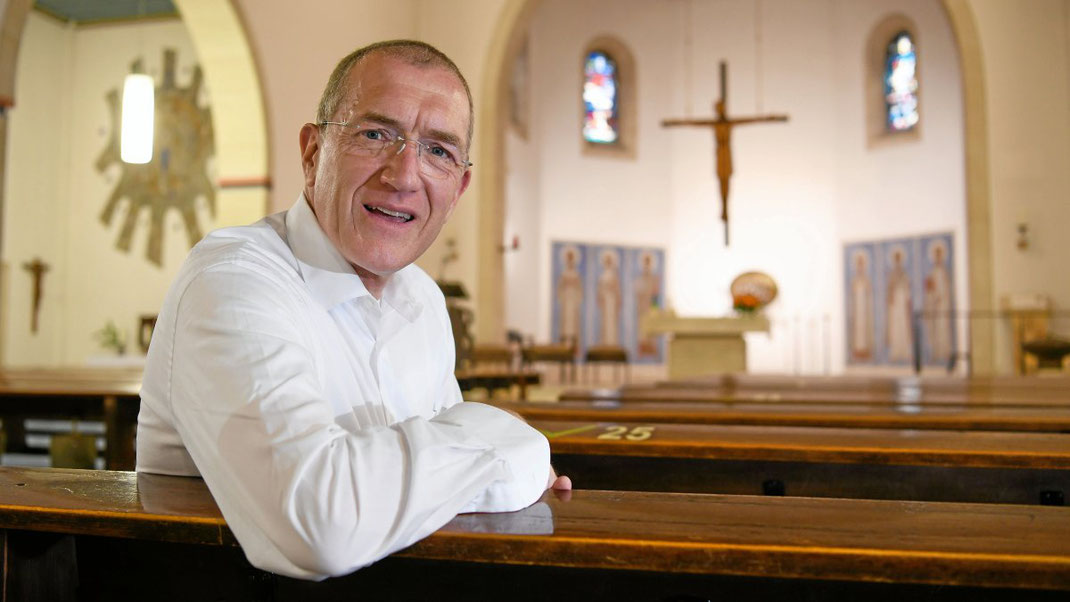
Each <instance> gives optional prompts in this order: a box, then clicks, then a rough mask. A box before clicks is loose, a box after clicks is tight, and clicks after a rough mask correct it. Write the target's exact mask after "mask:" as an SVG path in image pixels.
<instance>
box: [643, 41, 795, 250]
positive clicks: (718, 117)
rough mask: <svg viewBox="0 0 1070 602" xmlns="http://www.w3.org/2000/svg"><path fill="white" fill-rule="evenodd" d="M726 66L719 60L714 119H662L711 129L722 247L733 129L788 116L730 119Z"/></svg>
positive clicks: (670, 123) (671, 123)
mask: <svg viewBox="0 0 1070 602" xmlns="http://www.w3.org/2000/svg"><path fill="white" fill-rule="evenodd" d="M726 71H727V67H726V66H725V62H724V61H721V98H720V99H718V100H717V102H715V103H713V110H714V117H713V119H664V120H662V122H661V125H662V127H676V126H699V127H712V128H713V137H714V138H713V139H714V145H715V146H716V149H717V150H716V156H717V180H718V181H720V183H721V221H723V222H724V244H725V246H728V181H729V180H730V179H731V178H732V128H734V127H735V126H737V125H745V124H748V123H760V122H765V121H787V120H788V116H787V115H755V116H753V117H732V118H729V117H728V115H727V109H726V108H725V100H726V98H727V97H728V89H727V83H726V81H725V80H726V77H727V76H726Z"/></svg>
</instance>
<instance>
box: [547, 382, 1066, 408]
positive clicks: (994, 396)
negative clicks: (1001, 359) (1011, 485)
mask: <svg viewBox="0 0 1070 602" xmlns="http://www.w3.org/2000/svg"><path fill="white" fill-rule="evenodd" d="M558 399H559V400H560V401H576V400H580V401H591V400H614V401H627V402H631V401H714V402H721V403H779V404H822V405H828V404H854V405H859V404H864V405H886V406H887V405H891V406H894V405H903V404H917V405H924V406H975V407H1020V408H1029V407H1036V408H1070V393H1068V394H1065V395H1063V394H1061V393H1041V394H1030V393H1028V392H1024V393H1020V394H1003V393H999V392H991V391H989V392H979V393H974V392H936V393H927V392H926V393H915V392H911V393H909V394H902V393H899V392H885V391H852V390H842V391H839V390H838V391H811V390H786V391H779V390H777V391H728V390H722V389H703V388H667V387H656V386H645V387H642V386H630V387H622V388H620V389H569V390H566V391H563V392H562V393H561V394H560V395H559V396H558Z"/></svg>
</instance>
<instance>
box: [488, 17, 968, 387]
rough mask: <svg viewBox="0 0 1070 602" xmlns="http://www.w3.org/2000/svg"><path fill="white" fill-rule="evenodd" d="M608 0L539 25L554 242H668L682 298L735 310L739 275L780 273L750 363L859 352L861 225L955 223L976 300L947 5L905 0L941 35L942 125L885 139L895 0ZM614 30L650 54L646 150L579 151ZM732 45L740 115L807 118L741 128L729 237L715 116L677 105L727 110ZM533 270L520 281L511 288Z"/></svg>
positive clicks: (930, 85) (938, 86) (928, 68)
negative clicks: (613, 154)
mask: <svg viewBox="0 0 1070 602" xmlns="http://www.w3.org/2000/svg"><path fill="white" fill-rule="evenodd" d="M607 6H608V4H607V3H605V2H597V1H593V0H592V1H586V2H563V1H556V0H547V1H546V2H544V3H543V4H541V5H540V6H539V7H538V8H537V10H536V14H535V17H534V21H533V24H532V28H531V31H532V45H531V52H532V73H533V87H532V89H533V90H535V91H536V96H535V97H534V98H533V106H534V107H535V108H536V112H537V114H538V115H539V116H540V117H539V127H538V128H537V131H536V133H535V136H537V145H538V147H539V149H540V157H541V160H540V162H539V165H538V169H539V170H540V172H541V174H542V175H541V180H540V184H539V193H538V194H539V198H540V209H539V211H540V214H541V216H542V217H541V232H540V237H541V245H542V250H541V251H540V252H541V255H542V256H545V255H546V254H547V253H548V250H549V245H550V242H551V241H553V240H565V239H567V240H581V241H591V242H614V243H625V244H629V243H630V244H647V245H659V246H665V247H666V248H667V251H668V260H667V261H668V266H667V289H668V297H669V299H668V302H669V303H670V304H671V305H672V306H673V307H674V308H675V309H676V311H677V312H678V313H680V314H687V315H724V314H728V313H730V311H731V299H730V294H729V292H728V287H729V284H730V283H731V280H732V279H733V278H734V277H735V276H736V275H738V274H740V273H741V272H744V271H748V270H761V271H765V272H767V273H769V274H771V275H772V276H773V277H774V278H775V279H776V280H777V282H778V283H779V285H780V289H781V296H780V298H779V299H778V301H776V302H775V304H774V305H773V306H771V307H770V308H769V309H768V313H769V315H770V317H771V319H772V320H773V321H774V332H773V333H772V334H771V335H750V336H749V337H748V340H749V343H750V346H749V354H748V360H749V364H750V367H751V369H754V370H759V371H762V370H765V371H805V372H820V371H838V370H841V369H842V368H843V362H844V353H843V349H842V347H843V343H842V341H843V325H842V323H843V319H844V318H843V308H842V305H843V300H842V299H843V284H842V279H843V273H842V267H841V264H842V245H843V243H844V242H845V241H850V240H859V239H870V238H889V237H893V236H899V235H912V234H917V233H920V232H935V231H948V230H950V231H953V232H955V233H956V241H957V243H956V244H957V248H956V257H957V258H958V260H959V263H958V265H956V269H957V272H958V273H959V274H960V278H959V282H958V283H957V284H958V287H959V289H958V299H959V301H960V303H961V302H964V301H965V290H966V288H965V278H964V275H965V264H964V257H965V252H964V247H962V244H963V242H964V239H963V233H964V226H963V222H964V218H965V201H964V189H963V179H964V172H963V169H964V168H963V163H962V161H963V159H962V157H963V149H962V144H963V133H962V100H961V89H960V87H959V86H960V84H959V81H960V79H959V76H958V73H957V57H956V55H955V47H954V43H953V40H952V38H951V32H950V28H949V25H948V24H947V20H946V17H945V16H944V15H943V13H942V10H941V8H940V6H939V4H938V3H936V2H932V1H928V0H906V1H903V2H898V3H896V6H895V8H894V10H896V11H898V12H901V13H903V14H906V15H907V16H908V17H910V18H911V19H913V20H914V21H915V23H917V24H918V28H919V32H918V36H919V43H922V44H925V46H924V47H922V48H921V49H920V50H919V53H920V55H919V56H920V57H921V60H922V61H925V62H924V63H923V67H922V69H923V70H922V86H923V90H922V110H923V111H925V112H926V113H925V114H924V115H923V117H922V119H923V123H924V125H925V127H926V129H923V133H922V135H921V137H920V139H919V140H918V141H916V142H914V143H913V144H909V145H901V146H898V147H884V148H882V149H880V150H879V151H871V150H869V149H867V148H866V140H865V132H866V130H865V112H864V110H863V109H864V106H863V102H864V100H865V97H864V95H863V91H864V86H863V79H862V77H863V73H864V63H863V59H864V49H865V43H866V36H867V34H868V32H869V30H870V29H872V28H873V26H875V25H876V24H877V22H878V21H879V20H880V19H881V18H883V17H884V16H885V15H886V14H887V13H888V12H890V10H892V9H890V8H889V6H888V3H887V2H880V1H877V0H872V1H866V2H845V1H839V0H813V1H808V2H796V1H790V0H777V1H769V0H767V1H765V2H762V3H753V2H743V1H740V0H722V1H705V2H704V1H695V2H691V3H684V2H680V3H656V4H651V3H645V2H623V3H622V2H614V3H612V10H609V9H607ZM603 9H605V10H603ZM759 10H760V13H759V12H758V11H759ZM759 26H760V31H759ZM688 32H689V34H690V49H688ZM606 34H609V35H614V36H616V37H618V38H619V39H620V40H622V41H623V42H624V43H625V44H627V45H629V46H630V47H631V49H632V52H633V55H634V56H635V57H636V66H637V71H638V79H639V98H640V105H639V119H638V123H639V144H638V149H639V151H638V154H637V157H636V159H635V160H633V161H628V160H610V159H604V158H591V157H585V156H582V155H581V153H580V152H579V145H580V138H579V134H578V133H577V129H578V124H579V120H580V103H579V100H578V98H577V90H578V87H579V83H578V82H579V74H578V69H579V60H580V59H579V54H580V52H581V51H582V48H583V45H584V44H585V43H586V41H588V40H589V39H591V38H592V37H594V36H596V35H606ZM722 58H723V59H725V60H727V62H728V87H729V94H728V99H727V101H728V112H729V115H730V116H748V115H753V114H757V113H763V114H765V113H786V114H789V116H790V121H789V122H788V123H786V124H784V123H768V124H754V125H746V126H741V127H738V128H736V129H735V130H734V131H733V135H732V150H733V159H734V167H735V173H734V174H733V177H732V179H731V191H730V199H731V202H730V217H731V226H730V229H731V245H730V246H729V247H728V248H725V247H724V244H723V231H722V228H721V222H720V194H719V190H718V185H717V181H716V178H715V175H714V174H715V166H714V149H713V135H712V132H711V131H710V130H709V129H706V128H697V127H696V128H675V129H672V130H668V129H664V128H662V127H661V126H660V121H661V120H662V119H664V118H668V117H696V118H698V117H706V116H710V115H712V110H713V107H712V103H713V101H714V100H715V99H716V98H717V96H718V95H719V88H718V80H717V61H718V60H719V59H722ZM904 174H905V175H904ZM651 199H658V203H657V205H655V206H652V205H651ZM652 207H653V209H654V211H653V212H652V210H651V209H652ZM540 261H541V263H540V269H539V283H540V287H539V293H538V309H537V312H538V313H537V314H536V315H534V316H531V317H530V318H529V319H528V320H524V321H525V322H529V323H531V322H537V323H538V325H539V335H540V336H541V337H542V338H545V337H547V336H548V333H549V330H550V329H549V313H550V311H549V290H550V283H549V270H550V266H549V264H548V262H546V261H545V259H543V258H542V257H541V256H540ZM518 286H519V284H517V283H515V282H514V281H513V280H510V281H509V287H510V289H511V290H512V289H513V288H514V287H518ZM514 319H520V318H519V316H518V317H517V318H514Z"/></svg>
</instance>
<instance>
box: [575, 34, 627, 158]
mask: <svg viewBox="0 0 1070 602" xmlns="http://www.w3.org/2000/svg"><path fill="white" fill-rule="evenodd" d="M617 77H618V71H617V61H616V60H614V59H613V57H612V56H610V54H609V53H607V52H605V51H603V50H592V51H591V52H589V53H588V54H587V62H586V64H585V65H584V68H583V107H584V116H583V138H584V139H585V140H587V142H592V143H595V144H614V143H616V142H617V140H618V139H619V138H620V114H619V110H620V107H619V97H618V95H617Z"/></svg>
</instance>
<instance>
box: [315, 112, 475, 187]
mask: <svg viewBox="0 0 1070 602" xmlns="http://www.w3.org/2000/svg"><path fill="white" fill-rule="evenodd" d="M319 125H320V126H324V125H339V126H342V127H344V128H350V129H352V136H350V140H349V142H350V143H351V144H352V146H353V148H354V149H356V150H357V152H359V153H361V154H364V155H367V156H370V157H378V156H380V154H381V153H383V152H384V151H387V150H388V149H392V148H395V147H396V148H397V150H396V151H394V154H397V155H400V154H401V153H403V152H405V147H406V146H408V145H409V144H411V145H413V146H414V147H416V156H417V157H418V158H419V159H420V171H421V173H423V174H426V175H428V176H431V177H433V178H446V177H450V176H457V175H460V174H462V173H464V170H466V169H468V168H469V167H471V166H472V163H471V162H470V161H467V160H465V159H461V158H460V157H461V153H460V150H459V149H457V148H456V147H454V146H453V145H451V144H446V143H443V142H420V141H419V140H413V139H412V138H405V137H404V136H402V135H401V134H398V133H397V132H395V131H393V130H390V129H389V128H385V127H382V126H376V125H367V124H350V123H349V122H346V121H321V122H319Z"/></svg>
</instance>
